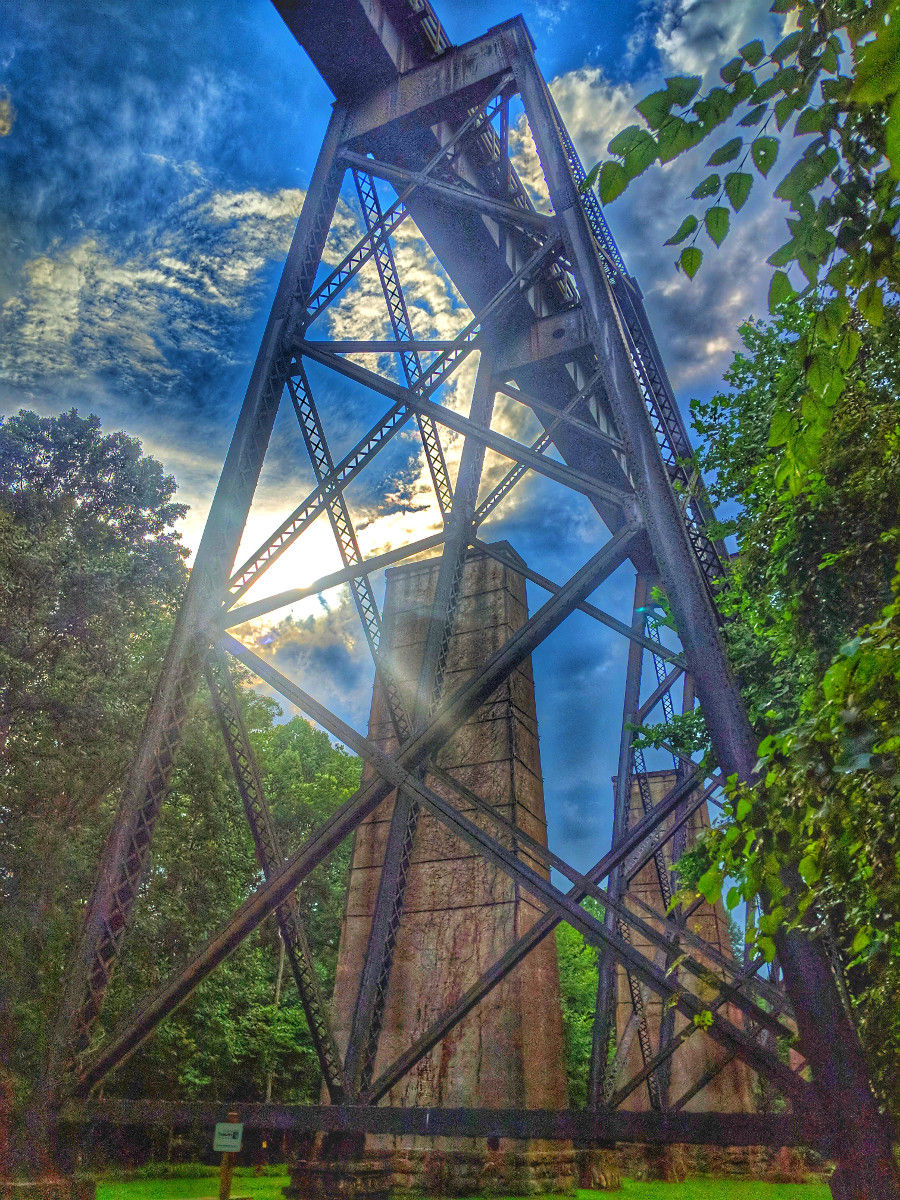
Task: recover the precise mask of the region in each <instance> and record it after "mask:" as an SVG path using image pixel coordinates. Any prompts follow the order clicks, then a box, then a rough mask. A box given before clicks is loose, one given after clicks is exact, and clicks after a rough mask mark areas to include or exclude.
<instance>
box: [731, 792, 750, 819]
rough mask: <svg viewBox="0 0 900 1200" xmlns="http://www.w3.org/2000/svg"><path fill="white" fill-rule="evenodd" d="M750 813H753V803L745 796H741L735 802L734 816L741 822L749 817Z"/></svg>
mask: <svg viewBox="0 0 900 1200" xmlns="http://www.w3.org/2000/svg"><path fill="white" fill-rule="evenodd" d="M751 812H753V801H752V800H749V799H748V798H747V797H746V796H741V798H740V800H738V802H737V808H736V809H735V811H734V815H735V816H736V817H737V819H738V820H739V821H743V820H745V819H746V818H747V817H749V816H750V814H751Z"/></svg>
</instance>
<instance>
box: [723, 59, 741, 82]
mask: <svg viewBox="0 0 900 1200" xmlns="http://www.w3.org/2000/svg"><path fill="white" fill-rule="evenodd" d="M743 69H744V60H743V59H742V58H741V56H740V55H738V57H737V58H733V59H731V61H730V62H727V63H726V64H725V66H724V67H723V68H722V69H721V71H720V72H719V75H720V76H721V78H722V82H723V83H734V81H735V80H736V79H737V77H738V75H740V73H741V71H743Z"/></svg>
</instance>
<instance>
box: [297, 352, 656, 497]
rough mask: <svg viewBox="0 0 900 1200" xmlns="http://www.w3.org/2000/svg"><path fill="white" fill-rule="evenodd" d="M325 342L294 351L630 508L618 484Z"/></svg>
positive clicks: (542, 471)
mask: <svg viewBox="0 0 900 1200" xmlns="http://www.w3.org/2000/svg"><path fill="white" fill-rule="evenodd" d="M327 345H328V343H327V342H307V341H301V342H300V343H298V345H297V352H298V353H300V354H303V355H306V356H307V357H308V358H312V359H313V360H314V361H315V362H318V363H321V364H322V366H325V367H330V368H331V370H333V371H336V372H337V373H338V374H339V375H344V376H346V378H348V379H352V380H353V381H354V382H355V383H361V384H362V385H363V386H364V387H368V388H371V390H372V391H374V392H377V393H379V394H380V395H382V396H387V397H388V398H389V399H397V400H400V399H401V398H402V401H403V402H404V403H406V404H408V405H409V406H410V408H411V409H412V410H413V411H414V412H417V413H419V414H420V415H422V416H429V417H432V418H433V419H434V420H435V421H439V422H440V423H441V424H442V425H446V426H447V428H448V429H454V430H455V431H456V432H457V433H461V434H463V435H464V436H465V437H473V438H475V439H476V440H477V441H479V442H481V443H482V444H483V445H485V446H489V447H490V448H491V449H492V450H496V452H497V453H498V454H502V455H503V457H504V458H508V459H511V460H512V461H513V462H517V463H521V464H522V465H523V466H525V467H529V468H531V470H533V471H537V472H538V473H539V474H541V475H546V476H547V478H548V479H552V480H554V481H555V482H556V483H561V484H562V485H563V487H567V488H570V489H571V490H572V491H575V492H580V493H581V494H582V495H583V496H588V497H590V498H599V499H601V500H605V501H606V502H607V503H609V504H615V505H617V506H618V507H619V508H621V509H625V510H630V509H631V508H632V506H633V498H632V495H631V493H630V492H625V491H621V490H620V489H619V488H616V487H613V486H612V485H611V484H608V483H604V482H603V481H602V480H599V479H594V478H591V477H590V476H588V475H585V474H583V473H582V472H581V471H578V470H575V469H574V468H572V467H569V466H567V465H566V464H565V463H563V462H557V461H556V459H553V458H548V457H547V456H546V455H544V454H538V453H536V452H535V451H533V450H531V449H529V447H528V446H523V445H522V443H521V442H517V441H515V440H514V439H513V438H509V437H506V435H505V434H502V433H497V431H496V430H494V429H485V428H483V427H482V426H479V425H475V424H473V423H472V422H471V421H470V420H469V418H468V417H465V416H463V414H462V413H457V412H454V411H453V410H452V409H449V408H445V407H444V406H443V405H442V404H435V403H434V401H433V400H427V399H425V398H424V397H420V396H419V395H417V394H416V393H415V392H413V391H410V390H408V389H407V388H405V387H402V386H401V385H400V384H399V383H395V382H394V381H393V380H392V379H386V378H385V377H384V376H383V375H379V374H378V373H377V372H376V371H370V370H369V369H368V368H367V367H362V366H360V365H359V364H358V363H355V362H350V361H348V360H347V359H343V358H339V357H338V356H337V355H336V354H332V353H330V352H329V351H327V350H325V349H324V348H323V347H324V346H327Z"/></svg>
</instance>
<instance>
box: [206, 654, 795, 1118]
mask: <svg viewBox="0 0 900 1200" xmlns="http://www.w3.org/2000/svg"><path fill="white" fill-rule="evenodd" d="M511 640H512V639H511ZM231 641H232V640H231V639H226V641H225V644H228V648H229V649H231V650H232V652H233V653H234V654H235V656H236V657H237V658H239V659H240V660H241V661H243V662H244V663H245V664H246V665H248V666H249V667H250V669H251V670H254V671H256V672H257V673H259V674H260V677H261V678H263V679H264V680H265V681H266V682H268V683H270V684H271V685H272V686H273V687H276V688H277V689H278V690H282V689H283V694H284V695H285V696H287V697H288V698H290V699H292V701H293V702H294V703H296V704H298V706H300V707H302V708H303V709H304V710H305V711H306V712H307V713H308V714H309V715H311V716H314V719H315V720H316V721H318V722H319V723H321V724H322V725H323V726H324V727H325V728H326V729H328V731H329V732H330V733H331V734H332V735H333V736H335V737H337V738H339V739H340V740H341V741H343V742H344V743H345V744H346V745H348V746H350V747H351V748H352V749H353V750H355V751H356V752H357V753H359V754H360V755H362V756H365V757H366V758H367V759H368V760H369V761H370V762H371V763H372V764H373V765H374V766H375V768H376V769H377V770H378V772H379V773H380V774H381V775H382V778H383V779H385V780H387V781H388V783H389V785H390V786H391V787H405V788H407V789H408V790H409V791H410V792H413V793H414V794H415V796H416V798H417V799H418V800H419V802H420V803H422V804H424V805H425V806H426V807H427V808H428V809H429V810H430V811H431V812H432V814H433V815H434V816H435V817H437V818H438V820H440V821H442V822H443V823H444V824H445V825H446V826H447V827H448V828H449V829H450V831H451V832H452V833H454V834H455V835H456V836H457V837H459V838H461V839H462V840H463V841H465V842H467V843H468V844H469V845H471V846H472V847H473V849H475V850H476V852H477V853H479V854H481V855H482V856H484V857H486V858H488V859H490V860H491V861H493V862H494V863H495V865H497V866H499V867H500V869H501V870H503V871H505V872H506V873H507V874H509V875H510V877H511V878H513V879H514V880H515V881H516V882H518V883H519V884H521V885H522V886H523V887H525V888H526V889H527V890H528V891H529V892H530V893H531V894H532V895H533V896H534V897H535V898H536V899H537V900H539V901H541V902H543V903H544V904H546V905H547V907H548V908H550V909H552V910H553V911H554V912H555V914H556V915H557V917H558V918H559V919H561V920H565V921H567V922H568V923H569V924H571V925H572V926H573V927H574V928H576V929H578V931H579V932H580V933H581V934H582V935H583V936H584V937H585V939H586V940H587V941H589V942H590V943H591V944H592V945H596V946H607V947H609V948H610V949H612V951H613V952H614V953H615V955H616V957H617V958H619V959H620V960H621V961H622V962H623V963H624V964H625V965H626V966H628V968H629V970H631V971H633V972H634V973H635V974H636V975H637V977H638V978H640V979H641V980H642V981H643V982H644V983H646V984H647V985H648V986H649V987H650V988H651V990H653V991H655V992H656V993H657V994H659V995H661V996H662V997H663V998H664V999H668V998H669V997H672V998H673V1001H674V1003H675V1006H676V1007H677V1008H678V1010H679V1011H680V1012H681V1013H682V1014H683V1015H684V1016H686V1017H688V1019H689V1020H691V1021H693V1019H694V1018H695V1017H696V1018H697V1019H698V1020H704V1019H705V1016H706V1014H707V1012H708V1009H707V1006H706V1004H705V1003H704V1002H703V1001H701V1000H699V999H697V998H696V997H694V996H693V995H691V994H690V993H685V992H682V991H679V990H678V989H676V988H675V987H674V986H673V984H672V983H671V982H670V980H669V979H668V978H667V976H666V975H665V973H664V972H663V971H662V970H660V969H659V968H658V967H656V966H655V965H654V964H653V963H652V962H651V961H650V960H649V959H647V958H646V957H645V956H644V955H643V954H641V953H640V952H639V951H636V950H634V949H633V947H632V946H631V945H630V944H629V943H628V942H626V941H624V940H623V939H621V938H619V937H618V936H617V935H616V934H615V933H613V932H610V931H609V930H607V929H605V928H604V925H603V922H602V921H599V920H598V919H597V918H595V917H593V916H592V915H591V914H590V913H588V912H586V910H585V909H583V908H582V907H581V906H580V904H579V903H578V902H577V901H575V900H573V899H572V898H571V897H570V896H567V895H565V894H564V893H563V892H561V891H560V890H559V889H558V888H556V887H555V886H554V885H553V884H552V883H550V882H549V881H548V880H546V879H545V878H544V877H543V875H540V874H539V873H538V872H537V871H535V870H534V869H533V868H531V867H529V866H528V865H527V864H526V863H524V862H522V861H521V860H520V859H519V858H518V857H517V856H516V854H515V853H514V852H512V851H510V850H508V849H507V848H506V847H505V846H503V845H501V844H500V843H499V842H498V841H497V840H496V839H495V838H493V837H492V836H491V835H490V834H489V833H487V832H486V831H485V830H483V829H482V828H481V827H480V826H478V825H476V824H475V823H474V822H472V821H470V820H469V819H468V818H467V817H466V816H465V815H464V814H462V813H460V812H458V811H457V810H456V808H455V807H454V806H453V805H452V804H451V803H450V802H449V801H448V800H446V799H444V797H442V796H440V795H438V794H437V793H436V792H434V791H432V790H431V789H429V788H428V787H426V786H425V785H424V784H422V783H421V782H420V781H419V780H418V779H416V778H415V777H413V776H412V774H411V773H409V772H408V771H407V770H405V769H404V767H403V766H402V765H401V760H402V757H403V756H402V755H401V756H400V759H390V758H388V757H387V756H386V755H384V754H382V753H381V752H380V751H378V750H377V749H376V748H375V747H373V746H372V745H371V743H369V742H367V740H366V739H365V738H363V737H362V736H361V735H360V734H358V733H356V731H355V730H353V729H352V728H350V727H349V726H348V725H346V723H345V722H343V721H342V720H341V719H340V718H338V717H336V716H335V715H334V714H333V713H330V712H329V711H328V710H327V709H325V708H324V707H323V706H322V705H321V704H319V703H318V701H315V700H313V698H312V697H311V696H309V695H308V694H307V693H305V692H304V691H303V690H302V689H301V688H298V687H297V686H296V685H294V684H292V683H291V682H290V681H289V680H286V679H285V678H284V676H281V675H280V673H279V672H278V671H276V670H274V669H273V668H270V667H269V666H268V664H265V663H262V662H261V661H260V660H258V659H257V658H256V656H255V655H253V654H252V652H250V651H247V650H245V648H244V647H242V646H240V644H239V643H234V644H233V645H232V644H230V643H231ZM501 653H502V652H501ZM495 657H496V656H495ZM518 836H521V831H519V834H518ZM569 871H570V872H571V868H569ZM585 882H586V881H585ZM583 886H584V885H583V884H581V885H579V888H583ZM583 894H584V893H583ZM546 915H547V914H545V916H546ZM629 919H631V920H634V915H633V914H630V915H629ZM636 923H639V922H636ZM663 944H664V945H665V943H663ZM723 993H724V994H723V995H722V999H721V1003H726V1002H736V1003H739V1004H741V1005H743V1006H746V1005H747V1003H748V1002H747V1001H745V1000H744V998H743V997H741V996H740V994H739V993H738V992H737V991H736V990H735V989H734V988H730V987H729V988H725V989H723ZM751 1007H752V1008H753V1009H754V1011H755V1012H759V1011H760V1010H759V1009H758V1007H757V1006H756V1005H752V1006H751ZM766 1019H767V1020H769V1018H768V1015H766ZM708 1032H709V1034H710V1036H711V1037H713V1038H715V1039H716V1040H717V1041H719V1042H720V1043H721V1044H722V1045H724V1046H726V1047H727V1048H735V1049H736V1052H737V1053H738V1054H739V1056H740V1057H741V1058H743V1059H744V1060H745V1061H747V1062H748V1063H749V1065H751V1066H752V1067H753V1068H754V1070H757V1071H760V1072H762V1073H764V1074H765V1075H767V1076H768V1077H770V1078H772V1079H773V1080H774V1081H775V1082H776V1083H778V1085H779V1086H780V1087H781V1088H782V1089H783V1090H784V1091H785V1093H786V1094H787V1095H789V1096H791V1097H792V1098H793V1099H795V1100H798V1101H801V1102H803V1101H805V1100H806V1099H807V1098H808V1095H807V1092H808V1086H807V1085H806V1084H805V1082H804V1081H802V1080H799V1079H798V1078H797V1077H796V1076H795V1075H794V1074H793V1072H791V1071H790V1070H788V1068H787V1067H785V1065H784V1064H783V1063H782V1062H781V1060H780V1059H779V1058H778V1057H777V1056H776V1055H774V1054H772V1053H771V1052H770V1051H768V1050H766V1049H764V1048H763V1047H761V1046H760V1045H759V1044H758V1043H757V1042H756V1041H755V1039H754V1038H752V1037H751V1036H750V1035H748V1034H747V1033H745V1032H744V1031H743V1030H742V1029H740V1028H738V1027H737V1026H735V1025H734V1024H733V1023H732V1022H730V1021H728V1020H726V1019H724V1018H722V1017H718V1016H717V1015H716V1014H715V1013H713V1014H712V1021H711V1024H710V1025H709V1027H708Z"/></svg>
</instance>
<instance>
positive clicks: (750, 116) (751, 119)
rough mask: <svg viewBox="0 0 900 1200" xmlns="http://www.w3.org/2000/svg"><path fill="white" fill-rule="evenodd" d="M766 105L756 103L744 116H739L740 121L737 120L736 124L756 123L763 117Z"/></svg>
mask: <svg viewBox="0 0 900 1200" xmlns="http://www.w3.org/2000/svg"><path fill="white" fill-rule="evenodd" d="M768 107H769V106H768V104H757V106H756V107H755V108H751V109H750V111H749V112H748V113H747V115H746V116H744V117H741V119H740V121H738V124H739V125H744V126H749V125H758V124H759V123H760V121H761V120H762V119H763V114H764V113H765V111H766V109H767V108H768Z"/></svg>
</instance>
